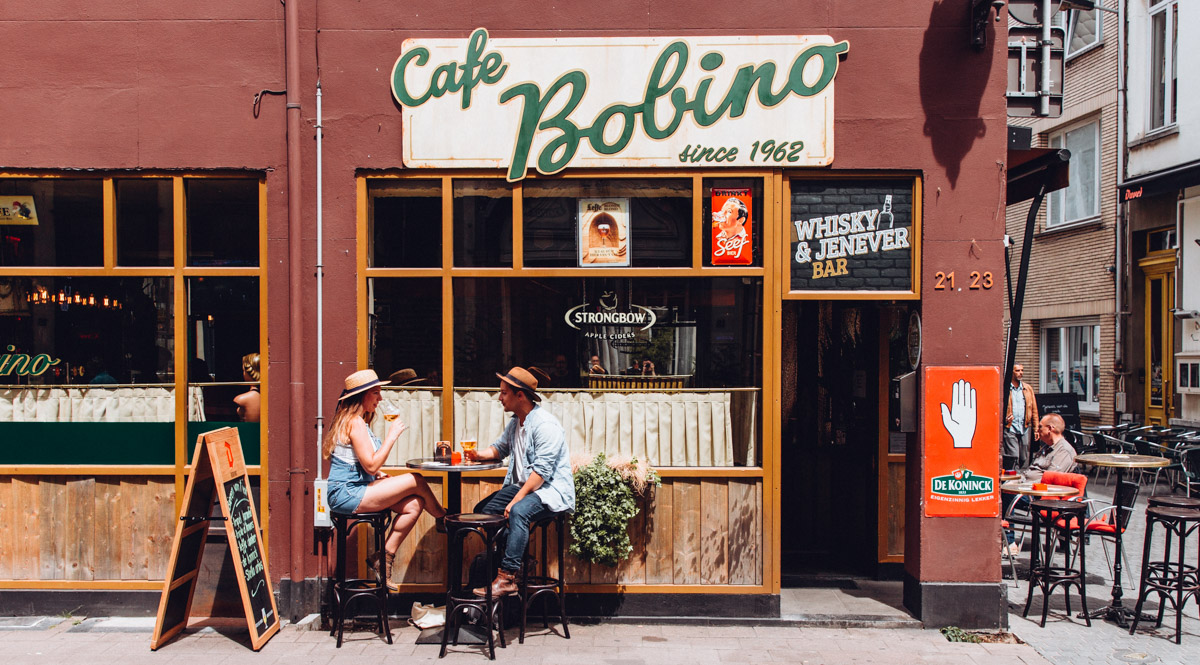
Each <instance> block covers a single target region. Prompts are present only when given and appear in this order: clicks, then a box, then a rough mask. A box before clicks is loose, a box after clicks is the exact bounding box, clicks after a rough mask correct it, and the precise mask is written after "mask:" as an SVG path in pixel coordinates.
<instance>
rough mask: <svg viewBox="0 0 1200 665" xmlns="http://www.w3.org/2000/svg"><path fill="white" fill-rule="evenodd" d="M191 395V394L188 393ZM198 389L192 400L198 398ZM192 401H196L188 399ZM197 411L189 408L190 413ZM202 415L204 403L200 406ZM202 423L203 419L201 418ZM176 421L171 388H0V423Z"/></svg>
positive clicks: (173, 396)
mask: <svg viewBox="0 0 1200 665" xmlns="http://www.w3.org/2000/svg"><path fill="white" fill-rule="evenodd" d="M189 392H193V391H189ZM198 392H199V391H198V389H196V390H195V391H194V394H193V397H194V398H198ZM189 401H192V402H194V401H195V400H194V399H193V400H189ZM195 410H196V409H195V408H193V407H192V406H191V405H189V411H195ZM199 412H200V414H203V403H202V402H201V403H200V405H199ZM200 419H201V420H202V419H203V417H201V418H200ZM174 420H175V395H174V389H172V388H167V387H162V386H154V387H145V388H132V387H124V388H107V387H99V386H87V387H79V388H39V387H36V386H29V387H20V388H3V389H0V422H44V423H53V422H64V423H65V422H107V423H151V422H173V421H174Z"/></svg>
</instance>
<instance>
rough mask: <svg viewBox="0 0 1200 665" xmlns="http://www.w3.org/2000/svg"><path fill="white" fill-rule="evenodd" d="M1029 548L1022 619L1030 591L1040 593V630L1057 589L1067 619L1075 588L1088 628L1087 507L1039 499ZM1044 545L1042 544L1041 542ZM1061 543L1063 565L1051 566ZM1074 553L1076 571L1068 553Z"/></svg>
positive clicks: (1033, 509)
mask: <svg viewBox="0 0 1200 665" xmlns="http://www.w3.org/2000/svg"><path fill="white" fill-rule="evenodd" d="M1030 513H1032V515H1033V547H1032V551H1031V552H1030V555H1029V595H1028V596H1027V597H1026V599H1025V611H1024V612H1023V613H1022V614H1021V616H1023V617H1027V616H1029V606H1030V605H1031V604H1032V603H1033V588H1034V586H1037V588H1039V589H1041V591H1042V624H1041V625H1042V627H1043V628H1045V627H1046V615H1047V613H1048V612H1049V610H1050V595H1051V594H1052V593H1053V592H1054V590H1055V589H1056V588H1058V587H1063V590H1064V591H1065V593H1066V601H1067V616H1068V617H1070V615H1071V587H1072V586H1076V587H1079V600H1080V603H1081V604H1082V605H1083V618H1084V620H1085V621H1086V622H1087V625H1088V626H1091V625H1092V620H1091V618H1090V617H1089V616H1088V609H1087V581H1086V580H1087V567H1086V564H1085V562H1084V548H1083V538H1084V529H1083V524H1084V515H1086V514H1087V504H1084V503H1081V502H1079V501H1055V500H1049V499H1043V500H1038V501H1034V502H1032V504H1031V505H1030ZM1042 541H1045V542H1042ZM1056 543H1062V546H1063V547H1062V556H1063V565H1061V566H1055V565H1053V564H1054V549H1055V548H1054V546H1055V544H1056ZM1073 550H1075V551H1077V552H1078V557H1079V558H1078V561H1079V567H1078V568H1074V567H1072V565H1071V563H1072V551H1073Z"/></svg>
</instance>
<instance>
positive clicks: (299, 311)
mask: <svg viewBox="0 0 1200 665" xmlns="http://www.w3.org/2000/svg"><path fill="white" fill-rule="evenodd" d="M283 29H284V34H285V37H284V49H285V52H284V55H285V57H286V60H285V63H286V64H285V67H286V80H287V172H288V189H287V200H288V202H287V209H288V295H289V298H288V300H289V302H288V313H289V317H290V318H289V325H288V375H289V376H290V379H291V383H290V384H289V386H288V394H289V395H290V397H291V408H290V409H289V410H288V423H289V425H288V440H289V445H288V449H289V453H290V455H289V459H288V498H289V501H288V504H289V507H290V508H291V515H290V520H289V522H290V525H291V538H290V540H289V542H288V544H289V548H288V552H289V554H290V555H291V564H292V565H291V572H290V577H291V579H292V583H293V584H299V583H301V582H302V581H303V580H304V578H305V575H304V503H305V502H304V482H305V478H304V476H305V474H306V470H305V468H304V442H305V438H306V437H305V427H304V419H303V418H301V417H300V414H302V413H303V412H304V376H303V368H304V347H303V343H304V332H303V326H304V311H303V303H304V290H303V289H302V288H301V281H300V280H301V275H302V274H303V270H302V268H303V266H302V263H301V262H302V260H303V258H304V257H303V253H302V252H301V249H302V245H303V243H302V242H301V241H302V240H303V235H302V233H303V228H302V224H301V218H300V98H299V92H300V3H299V2H287V3H285V4H284V19H283Z"/></svg>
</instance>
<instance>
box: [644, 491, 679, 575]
mask: <svg viewBox="0 0 1200 665" xmlns="http://www.w3.org/2000/svg"><path fill="white" fill-rule="evenodd" d="M674 498H675V492H674V490H673V489H672V487H671V483H670V482H668V481H663V484H662V487H659V488H657V489H655V490H654V491H653V492H651V493H650V498H649V501H648V503H649V505H648V506H647V510H646V524H645V528H646V583H647V584H672V583H673V582H674V579H675V517H674V513H673V510H672V505H673V503H674V501H673V499H674Z"/></svg>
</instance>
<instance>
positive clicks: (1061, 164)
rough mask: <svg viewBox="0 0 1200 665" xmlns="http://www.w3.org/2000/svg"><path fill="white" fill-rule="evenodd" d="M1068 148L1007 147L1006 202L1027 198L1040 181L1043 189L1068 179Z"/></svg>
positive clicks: (1069, 155)
mask: <svg viewBox="0 0 1200 665" xmlns="http://www.w3.org/2000/svg"><path fill="white" fill-rule="evenodd" d="M1070 160H1071V151H1070V150H1066V149H1064V148H1030V149H1029V150H1009V151H1008V201H1007V202H1006V203H1007V205H1012V204H1014V203H1020V202H1021V201H1028V200H1029V199H1032V198H1033V197H1034V196H1036V195H1037V193H1038V189H1039V188H1041V186H1042V184H1045V185H1046V191H1047V192H1053V191H1054V190H1056V189H1062V188H1064V187H1066V186H1067V185H1068V184H1069V183H1070V170H1069V168H1068V165H1069V163H1070Z"/></svg>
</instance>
